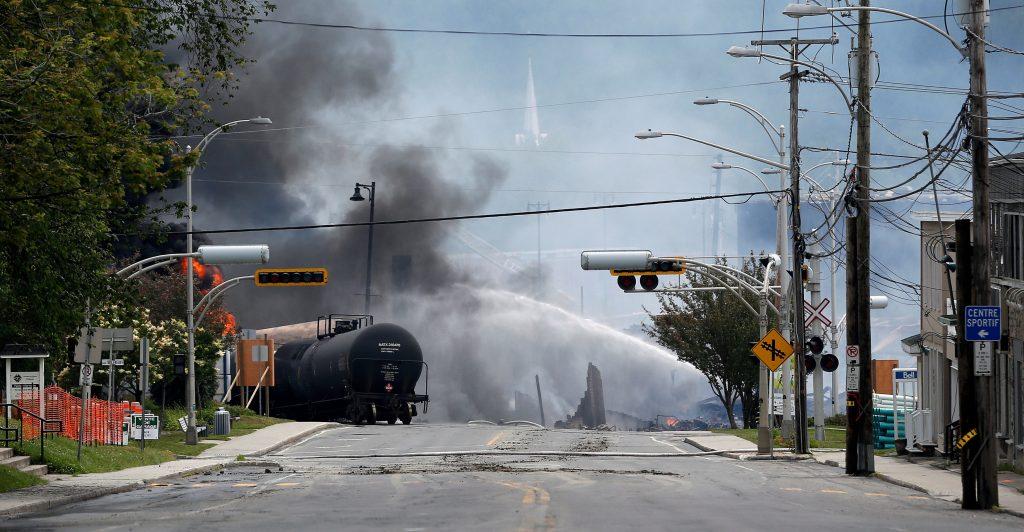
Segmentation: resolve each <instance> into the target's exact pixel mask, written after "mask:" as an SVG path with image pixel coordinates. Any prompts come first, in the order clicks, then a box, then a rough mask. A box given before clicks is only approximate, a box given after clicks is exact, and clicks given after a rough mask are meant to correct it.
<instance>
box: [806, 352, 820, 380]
mask: <svg viewBox="0 0 1024 532" xmlns="http://www.w3.org/2000/svg"><path fill="white" fill-rule="evenodd" d="M817 365H818V364H817V363H816V362H815V361H814V355H804V371H806V372H807V374H808V375H810V374H811V373H813V372H814V367H815V366H817Z"/></svg>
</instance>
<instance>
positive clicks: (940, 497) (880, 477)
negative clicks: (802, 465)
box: [814, 458, 1024, 518]
mask: <svg viewBox="0 0 1024 532" xmlns="http://www.w3.org/2000/svg"><path fill="white" fill-rule="evenodd" d="M814 461H815V462H818V463H819V464H823V465H827V466H832V467H844V466H842V465H840V464H839V462H837V461H835V460H818V459H816V458H815V459H814ZM871 476H872V477H875V478H877V479H878V480H881V481H882V482H887V483H889V484H893V485H896V486H900V487H903V488H907V489H912V490H914V491H919V492H921V493H924V494H926V495H928V496H929V497H932V498H934V499H938V500H941V501H948V502H952V503H957V504H959V503H960V498H959V497H955V496H954V497H953V498H949V496H946V495H936V494H934V493H932V492H930V491H928V490H927V489H925V488H924V487H923V486H919V485H917V484H914V483H912V482H907V481H905V480H900V479H898V478H894V477H891V476H889V475H886V474H885V473H878V472H875V473H872V474H871ZM992 511H993V512H998V513H1004V514H1007V515H1012V516H1014V517H1022V518H1024V512H1022V511H1018V510H1013V509H1010V508H1003V507H996V508H993V509H992Z"/></svg>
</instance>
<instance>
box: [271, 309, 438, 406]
mask: <svg viewBox="0 0 1024 532" xmlns="http://www.w3.org/2000/svg"><path fill="white" fill-rule="evenodd" d="M426 367H427V365H426V363H425V362H424V361H423V352H422V350H421V349H420V344H419V342H417V341H416V338H415V337H414V336H413V335H412V334H411V333H410V332H409V331H407V330H405V329H403V328H402V327H399V326H398V325H394V324H391V323H379V324H376V325H374V324H373V317H372V316H352V315H340V314H331V315H330V316H326V317H325V316H321V317H319V318H318V319H317V334H316V337H315V338H308V339H303V340H297V341H294V342H288V343H286V344H284V345H282V346H281V347H280V348H279V349H278V350H277V351H276V353H275V354H274V373H275V380H276V385H275V386H274V387H273V388H271V392H270V405H271V414H272V415H274V416H279V417H286V418H290V419H300V420H319V421H334V420H338V419H348V420H349V421H352V422H355V423H369V424H373V423H376V422H377V421H378V420H383V421H387V422H388V423H389V424H394V423H396V422H398V421H401V422H402V423H404V424H409V423H411V422H412V418H413V417H415V416H416V415H417V413H418V412H417V407H416V405H417V403H423V404H424V405H426V404H427V402H428V401H429V396H428V395H427V393H426V392H427V382H426V380H427V378H426V375H423V374H424V373H425V371H424V370H425V368H426ZM421 376H424V393H423V394H417V393H416V384H417V383H418V382H419V379H420V377H421Z"/></svg>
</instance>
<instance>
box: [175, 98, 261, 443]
mask: <svg viewBox="0 0 1024 532" xmlns="http://www.w3.org/2000/svg"><path fill="white" fill-rule="evenodd" d="M245 123H249V124H261V125H266V124H272V123H273V122H271V121H270V119H269V118H264V117H262V116H258V117H256V118H247V119H245V120H235V121H233V122H228V123H226V124H224V125H221V126H219V127H217V128H215V129H214V130H213V131H211V132H209V133H207V134H206V136H205V137H203V139H202V140H200V141H199V143H198V144H196V147H195V148H192V147H189V148H188V151H189V153H191V152H192V151H198V152H199V155H200V156H202V154H203V152H204V151H205V150H206V147H207V146H208V145H209V144H210V142H211V141H212V140H213V139H214V137H216V136H217V135H219V134H221V132H223V131H224V130H225V129H227V128H229V127H231V126H234V125H238V124H245ZM196 162H198V159H197V161H196ZM195 169H196V167H195V164H192V165H191V166H189V167H188V171H187V172H186V173H185V208H186V210H185V224H186V228H185V230H186V234H185V253H192V173H193V172H194V171H195ZM192 275H193V268H192V259H191V258H190V259H188V260H186V261H185V279H186V281H185V282H186V284H187V286H186V288H185V290H186V295H185V297H186V303H185V304H186V305H187V307H186V308H187V309H188V362H187V363H188V367H187V368H186V371H188V379H187V385H186V389H185V408H186V410H187V412H188V425H187V430H186V431H185V443H186V444H187V445H196V444H197V443H199V438H198V435H197V434H196V371H195V370H196V350H195V347H196V346H195V336H196V332H195V323H194V320H193V319H192V318H193V316H192V314H193V313H192V307H193V305H194V303H195V298H194V296H195V294H194V291H195V281H194V280H193V278H192Z"/></svg>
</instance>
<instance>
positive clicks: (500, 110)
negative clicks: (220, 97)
mask: <svg viewBox="0 0 1024 532" xmlns="http://www.w3.org/2000/svg"><path fill="white" fill-rule="evenodd" d="M778 83H779V81H778V80H772V81H757V82H753V83H740V84H736V85H722V86H719V87H708V88H704V89H683V90H678V91H666V92H651V93H646V94H633V95H627V96H609V97H604V98H591V99H588V100H573V101H568V102H555V103H544V104H537V105H533V106H525V105H520V106H514V107H496V108H493V109H477V110H473V111H455V112H451V113H437V114H429V115H412V116H398V117H392V118H378V119H374V120H360V121H356V122H343V123H337V124H332V125H333V126H338V127H341V126H360V125H366V124H380V123H385V122H401V121H405V120H423V119H431V118H452V117H457V116H469V115H482V114H488V113H504V112H509V111H525V110H527V109H545V108H550V107H561V106H566V105H580V104H587V103H604V102H617V101H623V100H638V99H641V98H653V97H658V96H678V95H681V94H694V93H702V92H712V91H720V90H727V89H739V88H745V87H757V86H762V85H774V84H778ZM321 127H325V126H289V127H272V128H262V129H253V130H247V131H226V132H224V133H221V134H220V137H221V138H223V137H224V136H226V135H248V134H253V133H267V132H276V131H291V130H296V129H314V128H321ZM202 136H203V135H202V134H193V135H166V136H154V138H169V139H184V138H193V137H202Z"/></svg>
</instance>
